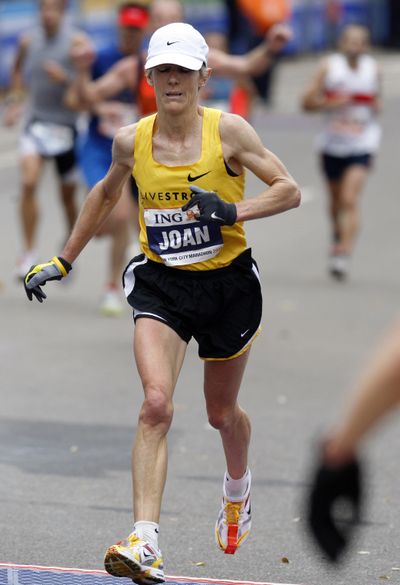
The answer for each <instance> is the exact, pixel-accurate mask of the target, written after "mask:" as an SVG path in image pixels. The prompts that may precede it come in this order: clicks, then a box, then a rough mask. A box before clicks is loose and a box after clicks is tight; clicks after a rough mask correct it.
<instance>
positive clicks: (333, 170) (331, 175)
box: [321, 153, 372, 181]
mask: <svg viewBox="0 0 400 585" xmlns="http://www.w3.org/2000/svg"><path fill="white" fill-rule="evenodd" d="M371 164H372V155H371V154H354V155H351V156H332V155H331V154H326V153H322V155H321V165H322V171H323V173H324V174H325V176H326V177H327V178H328V179H329V180H330V181H338V180H339V179H341V178H342V176H343V173H344V172H345V171H346V170H347V169H348V168H349V167H352V166H354V165H361V166H363V167H367V168H369V167H370V166H371Z"/></svg>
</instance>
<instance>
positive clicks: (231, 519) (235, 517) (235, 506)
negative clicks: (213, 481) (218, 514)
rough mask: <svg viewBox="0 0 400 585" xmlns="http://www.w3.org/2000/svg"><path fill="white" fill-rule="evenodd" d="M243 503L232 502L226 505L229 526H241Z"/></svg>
mask: <svg viewBox="0 0 400 585" xmlns="http://www.w3.org/2000/svg"><path fill="white" fill-rule="evenodd" d="M242 505H243V502H230V501H227V502H226V504H225V518H226V521H227V523H228V524H239V518H240V512H241V509H242Z"/></svg>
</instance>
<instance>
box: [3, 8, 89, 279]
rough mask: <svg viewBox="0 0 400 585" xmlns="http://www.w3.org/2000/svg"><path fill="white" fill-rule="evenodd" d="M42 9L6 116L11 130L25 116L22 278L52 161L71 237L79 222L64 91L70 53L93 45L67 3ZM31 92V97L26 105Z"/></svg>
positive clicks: (17, 69) (31, 256)
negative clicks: (71, 20)
mask: <svg viewBox="0 0 400 585" xmlns="http://www.w3.org/2000/svg"><path fill="white" fill-rule="evenodd" d="M39 10H40V23H39V25H38V26H37V27H36V28H34V29H33V30H32V31H29V32H28V33H27V34H24V35H23V36H22V37H21V39H20V41H19V45H18V48H17V52H16V57H15V61H14V66H13V70H12V73H11V84H10V92H9V94H8V96H7V98H6V104H7V107H6V111H5V116H4V121H5V123H6V124H8V125H12V124H14V123H16V122H17V120H18V119H19V117H20V114H21V111H23V112H24V119H23V130H22V133H21V137H20V169H21V196H20V208H19V217H20V222H21V228H22V235H23V249H22V253H21V256H20V258H19V259H18V265H17V275H18V276H19V277H22V276H23V275H24V273H25V272H26V270H27V269H28V268H29V267H30V266H31V265H32V264H34V263H35V256H36V253H35V247H36V235H37V226H38V220H39V209H38V204H37V199H36V191H37V186H38V183H39V179H40V177H41V174H42V170H43V166H44V162H45V161H46V160H47V159H53V160H54V162H55V164H56V168H57V174H58V178H59V186H60V197H61V201H62V205H63V209H64V214H65V218H66V223H67V225H66V232H69V231H70V230H71V228H72V226H73V224H74V222H75V219H76V217H77V204H76V200H75V192H76V161H75V139H76V123H77V114H76V112H73V111H71V110H69V109H68V108H67V107H66V106H65V105H64V92H65V89H66V86H67V84H68V82H69V80H70V78H71V76H72V74H73V67H72V63H71V60H70V52H71V50H72V48H73V47H76V45H78V44H79V43H87V44H88V45H89V40H88V39H87V37H86V36H85V35H84V33H82V32H80V31H78V30H76V29H74V28H73V27H72V26H70V25H69V24H68V23H67V22H66V21H65V2H64V0H40V2H39ZM26 87H27V88H28V89H29V92H28V95H27V100H26V101H25V100H24V98H25V88H26ZM23 101H24V108H23V110H22V109H21V104H22V102H23Z"/></svg>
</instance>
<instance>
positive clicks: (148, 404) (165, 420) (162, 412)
mask: <svg viewBox="0 0 400 585" xmlns="http://www.w3.org/2000/svg"><path fill="white" fill-rule="evenodd" d="M173 411H174V409H173V403H172V400H171V399H170V398H169V397H168V395H167V393H166V392H165V391H164V390H163V388H162V386H160V385H157V384H154V385H153V384H152V385H148V386H147V387H146V388H145V399H144V402H143V405H142V409H141V412H140V420H141V422H143V423H144V424H146V425H149V426H152V427H160V428H161V429H163V430H164V431H165V432H166V431H168V429H169V427H170V425H171V422H172V417H173Z"/></svg>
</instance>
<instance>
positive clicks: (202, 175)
mask: <svg viewBox="0 0 400 585" xmlns="http://www.w3.org/2000/svg"><path fill="white" fill-rule="evenodd" d="M208 173H211V171H207V172H206V173H202V174H201V175H196V176H195V177H192V175H191V174H190V173H189V174H188V181H189V183H193V181H197V179H201V177H205V175H208Z"/></svg>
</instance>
